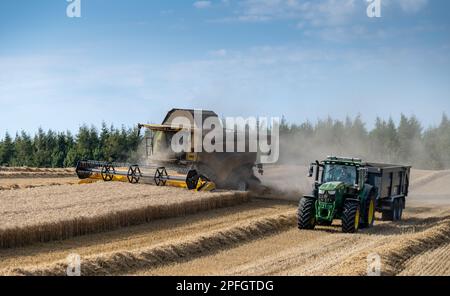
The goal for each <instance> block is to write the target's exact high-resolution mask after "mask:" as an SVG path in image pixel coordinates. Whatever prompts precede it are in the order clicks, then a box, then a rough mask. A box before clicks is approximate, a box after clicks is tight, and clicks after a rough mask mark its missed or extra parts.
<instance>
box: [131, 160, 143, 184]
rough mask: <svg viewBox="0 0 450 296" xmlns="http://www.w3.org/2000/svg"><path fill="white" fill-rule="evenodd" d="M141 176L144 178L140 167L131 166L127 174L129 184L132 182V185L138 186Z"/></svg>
mask: <svg viewBox="0 0 450 296" xmlns="http://www.w3.org/2000/svg"><path fill="white" fill-rule="evenodd" d="M141 176H142V173H141V169H140V168H139V166H138V165H132V166H130V168H129V169H128V174H127V179H128V182H130V183H131V184H137V183H139V180H140V179H141Z"/></svg>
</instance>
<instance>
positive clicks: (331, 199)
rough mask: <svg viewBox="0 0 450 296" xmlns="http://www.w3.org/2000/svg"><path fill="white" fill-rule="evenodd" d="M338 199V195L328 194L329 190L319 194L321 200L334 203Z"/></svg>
mask: <svg viewBox="0 0 450 296" xmlns="http://www.w3.org/2000/svg"><path fill="white" fill-rule="evenodd" d="M335 200H336V195H334V194H333V195H331V194H328V192H326V193H324V194H320V195H319V201H320V202H326V203H333V202H334V201H335Z"/></svg>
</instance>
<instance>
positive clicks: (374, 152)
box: [280, 114, 450, 169]
mask: <svg viewBox="0 0 450 296" xmlns="http://www.w3.org/2000/svg"><path fill="white" fill-rule="evenodd" d="M280 139H281V141H280V142H281V143H280V146H281V148H280V161H281V162H282V163H298V164H306V163H310V162H311V161H315V160H321V159H323V158H324V157H326V156H327V155H340V156H350V157H360V158H362V159H364V160H366V161H371V162H386V163H393V164H405V165H413V166H415V167H416V168H422V169H450V121H449V119H448V117H447V115H445V114H444V115H443V116H442V120H441V123H440V124H439V125H438V126H435V127H430V128H427V129H424V128H423V126H422V124H421V123H420V122H419V120H418V119H417V118H416V117H415V116H410V117H407V116H405V115H403V114H402V115H401V119H400V122H399V123H398V124H396V123H395V122H394V120H393V119H392V118H390V119H388V120H383V119H381V118H377V119H376V122H375V126H374V128H372V129H371V130H368V129H367V127H366V125H365V123H364V122H363V120H362V119H361V116H357V117H356V118H354V119H351V118H347V119H346V120H344V121H340V120H333V119H332V118H327V119H325V120H319V121H317V122H316V123H315V124H312V123H310V122H305V123H303V124H300V125H298V124H289V123H288V122H287V121H286V120H285V119H283V121H282V124H281V126H280Z"/></svg>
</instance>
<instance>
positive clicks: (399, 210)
mask: <svg viewBox="0 0 450 296" xmlns="http://www.w3.org/2000/svg"><path fill="white" fill-rule="evenodd" d="M404 206H405V202H404V201H403V199H399V201H398V221H401V220H402V216H403V208H404Z"/></svg>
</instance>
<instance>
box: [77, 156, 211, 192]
mask: <svg viewBox="0 0 450 296" xmlns="http://www.w3.org/2000/svg"><path fill="white" fill-rule="evenodd" d="M76 173H77V176H78V178H80V179H81V180H87V182H90V180H103V181H105V182H111V181H117V182H129V183H131V184H137V183H140V182H141V181H144V182H146V183H153V184H155V185H156V186H171V187H181V188H187V189H189V190H196V191H212V190H214V189H215V188H216V186H215V184H214V182H211V181H210V180H208V178H206V177H205V176H202V175H200V174H199V173H198V172H197V171H196V170H190V171H189V172H188V173H187V174H185V175H183V174H178V173H177V174H169V173H168V170H167V168H166V167H160V166H139V165H137V164H125V163H111V162H101V161H92V160H88V161H79V162H78V164H77V167H76Z"/></svg>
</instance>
